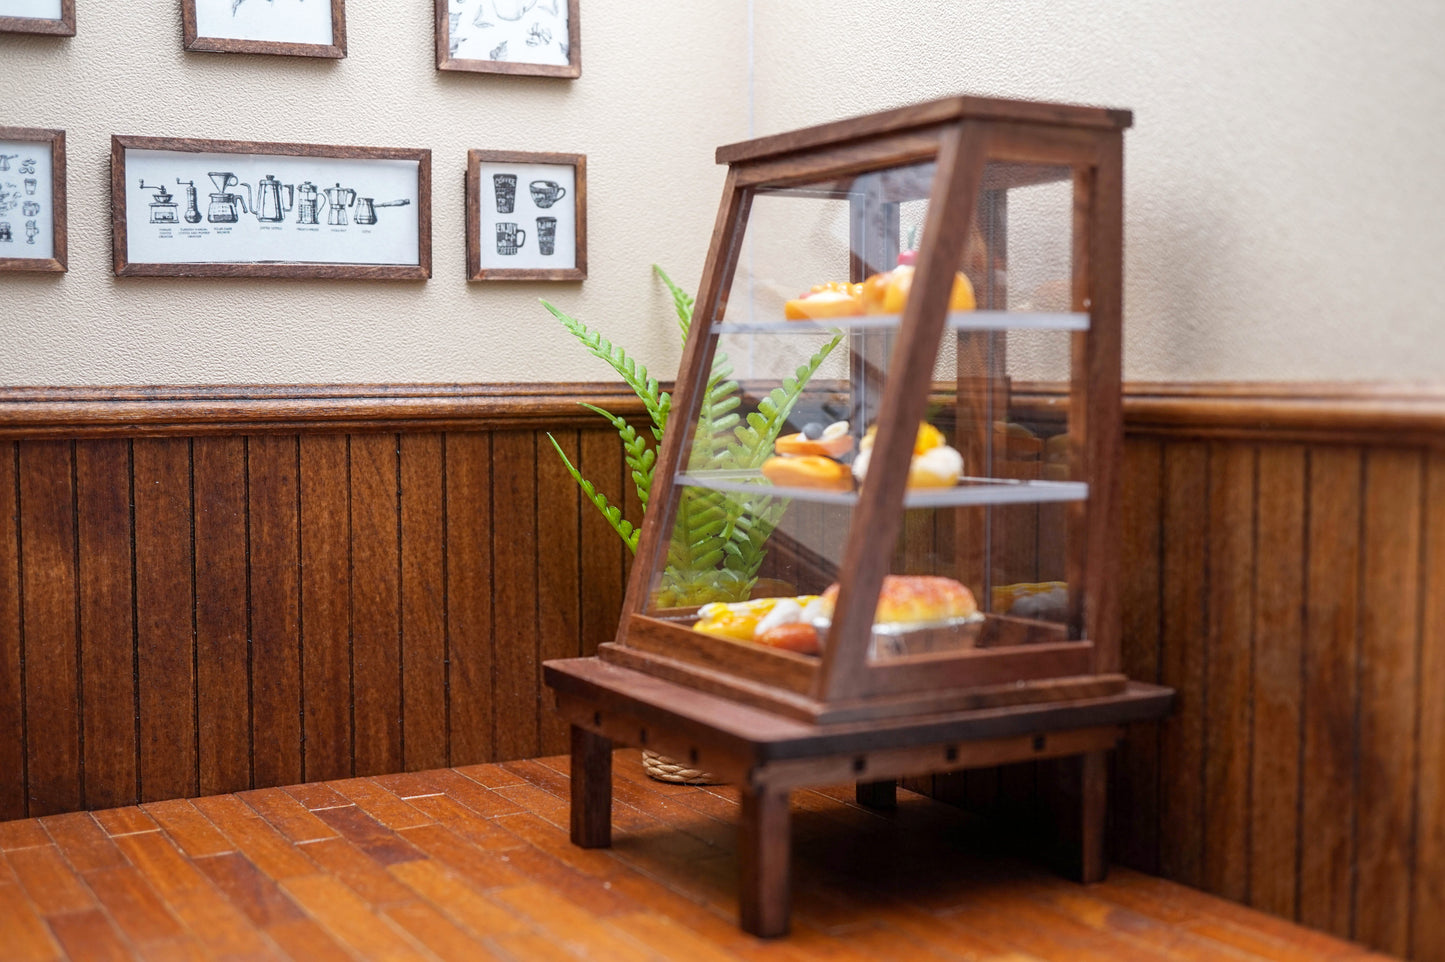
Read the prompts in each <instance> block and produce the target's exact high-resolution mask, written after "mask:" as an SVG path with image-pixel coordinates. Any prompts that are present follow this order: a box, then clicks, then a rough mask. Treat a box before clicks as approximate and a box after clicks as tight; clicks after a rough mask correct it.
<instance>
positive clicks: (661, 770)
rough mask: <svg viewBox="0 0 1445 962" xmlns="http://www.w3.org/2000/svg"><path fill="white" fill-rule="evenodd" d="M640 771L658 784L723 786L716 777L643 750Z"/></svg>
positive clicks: (720, 780)
mask: <svg viewBox="0 0 1445 962" xmlns="http://www.w3.org/2000/svg"><path fill="white" fill-rule="evenodd" d="M642 770H643V771H645V772H647V777H648V778H652V779H655V780H657V781H659V782H672V783H673V784H675V785H721V784H723V780H722V779H720V778H718V777H717V776H716V775H713V774H710V773H708V772H704V771H700V770H698V769H696V768H688V767H687V766H686V765H684V764H682V763H681V762H679V761H676V760H675V759H671V758H668V757H667V756H666V755H659V754H657V752H653V751H648V750H647V749H645V748H644V749H643V750H642Z"/></svg>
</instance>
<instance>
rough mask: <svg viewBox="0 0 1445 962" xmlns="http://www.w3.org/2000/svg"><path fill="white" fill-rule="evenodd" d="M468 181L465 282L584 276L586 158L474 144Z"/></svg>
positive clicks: (575, 277)
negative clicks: (481, 147) (481, 148)
mask: <svg viewBox="0 0 1445 962" xmlns="http://www.w3.org/2000/svg"><path fill="white" fill-rule="evenodd" d="M467 185H468V190H467V195H468V196H467V230H468V236H467V252H468V262H469V263H468V268H469V271H468V279H469V280H490V279H501V280H507V279H512V280H580V279H582V278H584V277H586V276H587V273H586V271H587V260H586V208H585V199H586V158H585V157H583V156H582V155H580V154H528V153H509V152H503V151H478V150H474V151H471V152H470V153H469V155H468V164H467Z"/></svg>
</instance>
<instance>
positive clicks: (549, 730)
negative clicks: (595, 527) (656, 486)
mask: <svg viewBox="0 0 1445 962" xmlns="http://www.w3.org/2000/svg"><path fill="white" fill-rule="evenodd" d="M553 436H554V437H555V438H556V439H557V443H558V444H559V445H561V447H562V450H563V451H564V452H565V453H566V455H567V458H568V459H569V460H570V461H571V462H572V463H573V464H576V463H577V460H578V457H579V455H580V449H579V442H578V437H577V432H576V431H555V432H553ZM630 480H631V479H630V478H629V482H630ZM578 507H579V498H578V490H577V484H576V482H574V481H573V480H572V477H571V475H569V474H568V473H567V468H566V466H565V465H564V464H563V463H562V459H561V458H559V457H557V452H556V450H555V449H553V447H552V445H551V443H550V442H549V441H547V438H546V436H545V435H543V434H542V433H540V432H538V434H537V650H538V656H539V657H540V658H541V659H542V660H543V661H546V660H547V659H549V658H575V657H577V656H578V655H580V654H581V653H582V652H581V650H580V646H579V645H578V638H579V634H578V633H579V628H580V623H581V610H580V603H581V600H580V598H579V591H578V589H579V586H580V582H579V579H580V572H579V569H578V560H579V558H580V553H579V548H580V538H579V534H578V518H577V510H578ZM587 507H588V508H589V509H591V505H588V506H587ZM541 700H542V714H541V736H540V737H541V748H540V751H541V753H542V754H544V755H560V754H563V753H565V752H568V751H570V750H571V736H570V733H569V729H568V726H567V725H566V724H565V723H564V722H563V721H562V720H561V718H559V717H558V716H557V713H556V712H554V711H552V709H551V704H550V701H551V700H550V699H549V698H548V696H547V693H546V692H545V691H543V692H542V698H541Z"/></svg>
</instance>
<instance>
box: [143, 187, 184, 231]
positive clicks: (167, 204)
mask: <svg viewBox="0 0 1445 962" xmlns="http://www.w3.org/2000/svg"><path fill="white" fill-rule="evenodd" d="M140 189H141V190H153V191H155V192H156V193H155V199H154V200H152V201H151V203H150V209H151V218H150V222H151V223H152V224H176V223H179V222H180V221H179V218H177V217H176V206H177V205H176V202H175V200H173V198H174V196H175V195H174V194H172V193H171V192H170V191H168V190H166V188H165V185H164V184H159V185H157V184H147V183H146V182H145V180H144V179H142V180H141V182H140Z"/></svg>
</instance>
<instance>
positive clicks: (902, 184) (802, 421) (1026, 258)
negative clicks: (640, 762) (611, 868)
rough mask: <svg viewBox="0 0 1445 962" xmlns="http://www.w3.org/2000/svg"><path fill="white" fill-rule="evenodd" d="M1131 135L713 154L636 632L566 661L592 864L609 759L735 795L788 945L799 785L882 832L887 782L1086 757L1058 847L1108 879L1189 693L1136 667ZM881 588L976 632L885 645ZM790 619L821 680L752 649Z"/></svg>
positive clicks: (604, 835) (943, 103) (802, 661)
mask: <svg viewBox="0 0 1445 962" xmlns="http://www.w3.org/2000/svg"><path fill="white" fill-rule="evenodd" d="M1130 119H1131V118H1130V114H1129V113H1128V112H1127V111H1118V110H1106V109H1100V108H1093V107H1077V106H1064V105H1055V104H1042V103H1025V102H1014V101H1000V100H985V99H979V98H969V97H961V98H951V99H947V100H940V101H935V102H932V103H926V104H921V105H918V106H914V107H907V108H903V109H898V110H892V111H888V112H884V113H880V114H875V115H871V116H866V117H858V118H854V119H850V120H845V121H840V122H837V123H832V124H827V125H823V126H820V127H813V128H807V129H804V130H799V131H795V132H792V133H788V134H782V135H778V136H773V137H765V138H762V139H759V140H754V141H749V142H746V143H741V144H734V145H731V146H727V147H722V148H720V149H719V150H718V155H717V156H718V161H719V163H725V164H727V165H728V177H727V182H726V186H725V188H724V192H723V199H722V205H721V208H720V210H719V214H718V219H717V225H716V228H715V231H714V234H713V239H712V245H711V249H710V251H709V254H708V260H707V265H706V268H705V270H704V272H703V276H702V281H701V286H700V291H699V294H698V299H697V303H696V309H695V312H694V320H693V329H692V331H691V333H690V336H689V338H688V341H687V347H686V350H685V352H684V356H683V360H682V366H681V370H680V372H679V375H678V379H677V392H676V396H675V398H674V399H673V402H674V403H673V409H672V412H671V415H670V427H669V429H668V430H667V432H666V433H665V436H664V438H663V442H662V444H661V447H660V451H659V453H658V460H657V466H656V469H655V472H654V475H653V476H654V479H655V483H654V489H653V490H652V492H651V504H650V507H649V510H648V512H647V517H646V521H645V523H644V525H643V528H642V534H641V539H640V542H639V547H638V552H637V556H636V561H635V564H634V567H633V571H632V576H631V581H630V584H629V587H628V593H627V599H626V602H625V604H624V610H623V614H622V620H621V624H620V626H619V630H618V633H617V637H616V640H615V641H614V642H612V643H611V644H607V645H603V646H602V647H601V650H600V651H599V654H598V656H597V658H594V659H573V660H567V661H560V662H549V663H548V664H547V666H546V680H547V682H548V684H549V685H551V686H552V687H553V688H554V689H555V690H556V692H557V698H558V707H559V710H560V711H561V712H562V713H563V715H564V717H565V718H566V719H567V720H568V721H569V722H570V723H571V724H572V725H573V733H574V734H573V746H574V750H573V837H574V841H576V842H578V843H579V844H582V845H605V844H607V842H608V838H609V832H608V825H607V818H608V814H607V813H608V810H609V809H608V805H609V801H608V799H609V798H610V784H609V783H608V781H607V778H608V761H607V760H608V758H609V757H610V756H609V755H608V754H607V752H608V750H609V749H610V747H611V745H612V744H613V743H623V744H633V745H642V746H644V747H649V748H655V749H657V750H659V751H665V752H667V753H668V754H671V755H675V756H676V757H678V758H680V759H685V760H687V762H688V763H689V764H692V765H694V766H695V767H700V768H705V769H707V770H709V771H713V772H716V773H718V774H719V775H721V776H724V777H727V778H729V779H734V780H737V781H738V782H739V784H740V786H741V789H742V793H743V822H744V839H743V845H744V853H743V855H744V858H743V863H744V879H743V884H742V890H741V895H740V911H741V916H742V923H743V926H744V928H746V929H748V930H749V931H751V932H754V933H756V934H760V935H776V934H779V933H781V932H783V931H785V930H786V927H787V896H786V893H787V875H788V871H787V795H788V791H789V790H791V789H792V788H797V787H802V786H804V785H807V784H823V783H829V782H837V781H839V780H856V781H858V782H859V785H860V789H859V797H860V800H864V801H867V802H869V803H874V804H887V803H888V801H889V799H890V798H891V797H892V788H893V784H894V782H893V779H896V778H898V777H905V776H912V775H919V774H925V773H929V772H938V771H949V770H957V769H961V768H967V767H973V766H980V765H991V764H998V763H1002V762H1010V761H1018V760H1022V759H1029V758H1043V757H1064V756H1079V757H1080V758H1081V759H1082V760H1083V761H1082V764H1081V765H1078V766H1077V770H1078V772H1079V778H1080V784H1079V785H1078V795H1079V798H1080V804H1079V806H1078V811H1077V819H1076V820H1075V821H1074V822H1073V824H1072V825H1070V826H1064V829H1065V830H1064V831H1063V833H1062V837H1065V838H1068V839H1070V840H1071V844H1072V860H1073V861H1072V865H1073V868H1072V874H1074V875H1076V876H1078V877H1080V878H1084V879H1091V878H1097V877H1100V876H1102V874H1103V872H1104V867H1105V858H1104V852H1103V834H1102V833H1103V824H1104V821H1103V820H1104V804H1105V795H1106V791H1105V766H1104V758H1105V754H1104V753H1105V752H1106V751H1107V749H1108V748H1109V747H1111V746H1112V744H1113V743H1114V741H1115V740H1116V739H1117V737H1118V734H1119V730H1120V728H1119V726H1121V725H1122V724H1124V723H1126V722H1129V721H1137V720H1141V719H1145V718H1151V717H1158V716H1160V715H1162V714H1163V713H1164V712H1166V711H1167V710H1168V706H1169V701H1170V698H1171V693H1170V692H1169V691H1167V690H1165V689H1161V688H1157V687H1155V686H1148V685H1140V684H1137V683H1133V682H1130V681H1129V680H1128V679H1126V678H1125V677H1124V676H1123V674H1121V672H1120V655H1119V650H1120V641H1119V631H1120V607H1119V597H1118V589H1117V582H1118V565H1119V551H1118V538H1117V532H1118V527H1119V489H1118V478H1117V466H1118V464H1119V462H1120V457H1121V445H1122V422H1121V414H1120V388H1121V310H1120V306H1121V305H1120V301H1121V290H1120V288H1121V277H1120V274H1121V264H1122V182H1121V178H1122V146H1123V131H1124V129H1125V128H1127V127H1128V126H1129V124H1130ZM912 239H916V240H917V243H916V244H914V243H911V242H910V240H912ZM964 278H966V281H965V280H964ZM826 282H834V283H835V287H836V288H839V290H838V291H837V292H836V293H832V294H826V295H825V296H824V297H822V298H821V299H819V300H816V301H813V303H812V304H809V303H808V299H800V298H799V297H798V296H797V292H798V291H808V290H809V289H810V286H811V285H815V284H822V283H826ZM844 282H847V283H851V284H858V283H863V285H864V286H863V288H862V289H861V293H860V291H859V289H858V288H851V287H847V286H845V283H844ZM910 285H911V287H910ZM825 302H829V303H826V304H825ZM798 314H803V315H808V316H807V317H805V318H804V319H801V320H789V319H787V317H788V316H790V315H791V316H796V315H798ZM819 315H825V316H819ZM1061 396H1062V397H1063V398H1065V399H1066V400H1064V401H1063V402H1062V403H1060V402H1059V401H1058V398H1059V397H1061ZM1050 399H1052V400H1050ZM844 421H846V422H847V427H846V429H843V428H834V429H833V430H834V431H840V430H841V431H843V432H844V434H845V435H846V436H847V437H851V438H852V439H853V441H852V443H851V444H849V445H848V447H849V450H847V451H841V452H839V453H837V454H836V455H835V456H834V458H833V459H832V460H833V461H834V462H838V463H825V464H817V463H815V464H813V465H811V466H809V467H810V470H812V469H816V470H817V471H818V472H821V473H819V474H817V475H816V477H818V478H820V479H822V478H831V479H832V480H830V481H827V482H826V483H823V482H822V481H819V482H818V483H814V482H813V481H811V480H810V478H811V477H814V476H815V475H811V474H806V473H805V474H804V475H802V476H801V481H799V480H796V479H797V478H798V477H799V475H798V474H797V470H790V471H786V472H783V473H779V472H778V471H777V470H774V469H776V468H777V466H778V465H777V462H775V461H767V459H768V458H771V457H775V456H776V455H775V452H774V451H773V445H772V444H771V441H772V440H773V439H774V437H775V436H776V435H778V434H780V433H781V434H784V435H787V434H791V433H792V432H796V431H798V430H799V429H801V428H803V427H804V426H805V425H807V424H809V423H810V422H812V423H813V424H818V425H822V424H825V423H830V422H831V423H837V422H844ZM807 433H809V434H813V433H816V428H809V429H808V431H807ZM870 444H871V449H870V450H868V452H867V455H866V470H864V467H863V466H862V465H860V463H859V462H860V461H862V460H864V458H865V456H864V454H863V450H862V449H863V448H865V447H867V446H868V445H870ZM943 447H946V448H952V449H953V450H954V451H955V452H956V453H957V458H954V456H953V455H947V454H946V453H941V452H940V451H937V450H933V449H938V448H943ZM925 451H927V452H929V453H928V457H927V459H926V460H920V458H921V457H922V455H923V454H924V453H925ZM936 455H938V456H942V458H943V462H942V463H943V464H945V465H946V466H947V465H952V466H953V467H945V468H943V469H939V468H938V467H937V465H938V463H939V462H938V460H937V458H936V457H935V456H936ZM959 461H961V464H962V470H961V472H958V471H957V470H956V465H957V464H958V462H959ZM839 463H841V467H839ZM789 467H792V468H794V469H800V468H799V463H798V462H792V464H791V465H790V466H789ZM888 576H900V577H916V576H926V577H929V578H934V579H947V582H949V583H958V584H962V585H964V586H966V587H967V588H968V589H969V591H970V592H971V593H972V595H973V597H974V598H975V599H976V601H977V611H976V612H973V613H969V612H966V611H965V610H963V609H954V610H951V611H948V612H941V613H940V612H931V613H930V612H925V613H922V614H915V615H911V616H909V620H894V621H887V620H884V617H885V616H883V615H882V614H880V613H879V611H878V607H879V605H878V603H879V597H880V590H882V589H883V588H884V586H885V584H887V582H886V581H885V579H886V578H888ZM830 586H832V587H831V588H830ZM825 591H826V592H827V595H828V598H829V599H830V600H825V601H823V602H819V601H818V597H819V596H821V595H824V593H825ZM774 596H793V597H794V599H795V604H796V606H797V607H798V608H799V609H800V611H801V617H802V619H803V620H804V621H805V622H808V623H811V624H812V625H813V626H814V633H815V635H816V637H817V638H818V640H819V643H820V645H821V652H820V653H819V654H811V653H800V652H798V651H793V650H784V649H781V648H775V647H770V646H768V645H766V644H760V643H758V641H757V640H756V639H754V638H751V637H747V632H748V631H750V630H752V629H751V628H750V627H748V625H749V624H750V623H751V621H752V620H756V618H758V617H762V614H763V613H760V612H761V611H762V609H764V608H766V609H767V610H774V609H776V611H777V613H778V614H779V615H780V614H781V612H782V611H783V608H781V607H778V606H779V605H780V603H779V602H776V601H762V602H761V603H759V604H758V609H759V610H757V611H754V610H751V609H748V608H747V603H758V600H759V599H760V598H765V597H774ZM709 604H720V605H727V606H731V607H728V608H726V609H723V610H724V611H725V612H726V614H727V617H728V619H730V620H729V625H730V626H731V627H732V628H734V629H736V630H734V631H733V635H734V636H733V637H721V636H719V634H718V633H717V632H715V631H699V630H697V627H696V626H698V625H700V624H701V622H700V621H699V619H700V618H701V617H704V616H709V615H711V614H712V613H714V612H716V611H717V610H719V609H716V608H704V606H706V605H709ZM830 608H831V610H829V609H830ZM787 610H789V611H791V609H787ZM738 624H741V625H742V627H740V628H739V627H738ZM805 634H806V632H805ZM760 637H764V638H771V637H772V636H771V635H760Z"/></svg>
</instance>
